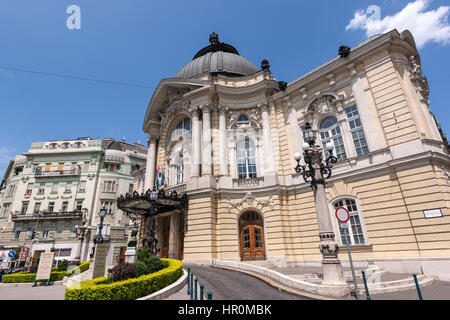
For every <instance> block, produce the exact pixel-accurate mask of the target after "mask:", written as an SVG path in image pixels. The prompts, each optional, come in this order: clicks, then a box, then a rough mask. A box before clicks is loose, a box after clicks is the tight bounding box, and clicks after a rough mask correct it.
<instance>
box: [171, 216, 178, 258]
mask: <svg viewBox="0 0 450 320" xmlns="http://www.w3.org/2000/svg"><path fill="white" fill-rule="evenodd" d="M179 218H180V217H179V216H178V213H172V215H171V216H170V232H169V259H178V258H179V257H178V253H179V243H180V232H179V231H180V219H179Z"/></svg>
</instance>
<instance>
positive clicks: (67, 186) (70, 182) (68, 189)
mask: <svg viewBox="0 0 450 320" xmlns="http://www.w3.org/2000/svg"><path fill="white" fill-rule="evenodd" d="M64 192H65V193H70V192H72V181H67V184H66V190H64Z"/></svg>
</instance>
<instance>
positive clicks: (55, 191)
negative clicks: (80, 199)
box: [51, 182, 59, 193]
mask: <svg viewBox="0 0 450 320" xmlns="http://www.w3.org/2000/svg"><path fill="white" fill-rule="evenodd" d="M58 186H59V182H53V185H52V191H51V192H52V193H58Z"/></svg>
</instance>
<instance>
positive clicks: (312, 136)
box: [303, 122, 316, 145]
mask: <svg viewBox="0 0 450 320" xmlns="http://www.w3.org/2000/svg"><path fill="white" fill-rule="evenodd" d="M303 138H304V140H305V142H307V143H309V144H310V145H311V144H314V142H316V132H315V131H314V130H312V129H311V125H310V124H309V122H307V123H305V131H303Z"/></svg>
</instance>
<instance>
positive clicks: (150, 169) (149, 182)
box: [144, 136, 157, 191]
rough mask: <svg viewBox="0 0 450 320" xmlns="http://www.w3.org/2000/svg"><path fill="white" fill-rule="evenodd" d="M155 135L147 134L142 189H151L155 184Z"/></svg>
mask: <svg viewBox="0 0 450 320" xmlns="http://www.w3.org/2000/svg"><path fill="white" fill-rule="evenodd" d="M156 139H157V138H156V137H155V136H149V138H148V142H147V144H148V150H147V164H146V168H145V184H144V189H145V191H147V190H148V189H153V186H154V184H155V170H156V169H155V166H156Z"/></svg>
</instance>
